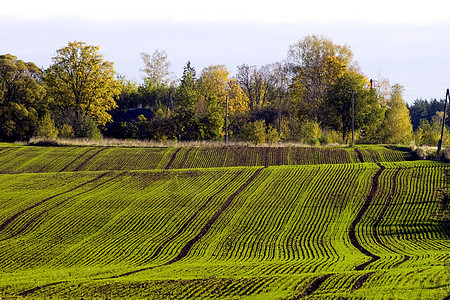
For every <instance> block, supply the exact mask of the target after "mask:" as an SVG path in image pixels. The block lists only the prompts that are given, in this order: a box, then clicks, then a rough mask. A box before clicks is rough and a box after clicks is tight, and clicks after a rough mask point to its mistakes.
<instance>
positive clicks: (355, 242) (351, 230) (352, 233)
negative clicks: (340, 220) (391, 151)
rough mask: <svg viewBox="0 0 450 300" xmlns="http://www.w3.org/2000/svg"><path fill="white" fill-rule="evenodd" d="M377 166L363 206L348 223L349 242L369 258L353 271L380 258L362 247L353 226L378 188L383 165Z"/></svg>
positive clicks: (359, 219) (361, 268) (367, 206)
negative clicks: (377, 168)
mask: <svg viewBox="0 0 450 300" xmlns="http://www.w3.org/2000/svg"><path fill="white" fill-rule="evenodd" d="M376 164H377V166H378V167H379V168H380V169H379V170H378V171H377V173H376V174H375V175H374V176H373V178H372V188H371V189H370V192H369V195H368V196H367V198H366V200H365V201H364V204H363V206H362V207H361V209H360V210H359V212H358V214H357V216H356V218H355V219H354V220H353V222H352V223H351V224H350V227H349V230H348V231H349V232H348V235H349V237H350V243H351V244H352V245H353V247H355V248H356V249H358V250H359V252H361V253H362V254H364V255H366V256H369V257H370V260H369V261H367V262H365V263H362V264H360V265H357V266H356V267H355V271H361V270H364V268H365V267H366V266H368V265H369V264H371V263H373V262H374V261H377V260H379V259H380V257H379V256H378V255H375V254H373V253H371V252H370V251H369V250H367V249H366V248H364V247H363V246H362V245H361V244H360V243H359V241H358V239H357V238H356V233H355V228H356V225H357V224H358V223H359V221H361V218H362V216H363V215H364V213H365V212H366V211H367V209H368V208H369V206H370V203H371V202H372V200H373V198H374V196H375V194H376V192H377V190H378V184H379V177H380V175H381V173H382V172H383V171H384V169H385V167H384V166H383V165H382V164H380V163H376Z"/></svg>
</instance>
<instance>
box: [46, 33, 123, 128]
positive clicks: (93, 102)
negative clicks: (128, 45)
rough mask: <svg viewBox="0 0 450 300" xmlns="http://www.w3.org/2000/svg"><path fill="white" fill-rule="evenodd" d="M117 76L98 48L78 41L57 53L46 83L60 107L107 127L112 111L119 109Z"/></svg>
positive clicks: (47, 74) (47, 73)
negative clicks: (116, 98)
mask: <svg viewBox="0 0 450 300" xmlns="http://www.w3.org/2000/svg"><path fill="white" fill-rule="evenodd" d="M115 74H116V72H115V71H114V69H113V63H112V62H109V61H104V60H103V56H102V55H101V54H100V53H99V47H98V46H91V45H87V44H86V43H84V42H77V41H74V42H69V44H68V45H67V46H66V47H63V48H61V49H59V50H57V51H56V55H55V56H54V57H53V58H52V65H51V66H50V67H49V69H48V70H47V72H46V74H45V77H44V80H45V82H46V84H47V87H48V90H49V92H50V94H51V96H52V97H53V99H54V101H55V103H56V104H57V106H58V107H61V108H64V109H66V110H70V111H72V112H73V111H75V112H76V115H78V116H80V117H81V118H86V117H90V118H92V119H93V120H94V121H95V123H96V124H97V125H99V126H103V125H105V124H106V123H107V122H110V121H111V120H112V118H111V115H110V114H109V113H108V111H109V110H111V109H113V108H115V107H117V104H116V102H115V100H114V97H116V96H117V95H119V93H120V84H119V82H118V81H117V80H116V79H115V78H114V76H115Z"/></svg>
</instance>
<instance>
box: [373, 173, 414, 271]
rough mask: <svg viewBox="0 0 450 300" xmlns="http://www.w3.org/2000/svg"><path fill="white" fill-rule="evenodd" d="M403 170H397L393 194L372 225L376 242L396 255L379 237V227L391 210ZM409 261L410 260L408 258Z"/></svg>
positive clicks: (390, 194) (393, 181)
mask: <svg viewBox="0 0 450 300" xmlns="http://www.w3.org/2000/svg"><path fill="white" fill-rule="evenodd" d="M401 169H402V168H400V167H399V168H397V170H396V171H395V173H394V176H393V177H392V188H391V192H390V193H389V195H388V197H387V200H386V202H385V203H384V205H383V208H382V209H381V212H380V213H379V214H378V217H377V219H376V221H375V222H374V223H373V225H372V234H373V237H374V239H375V241H376V242H377V243H378V244H379V245H382V246H383V247H384V248H386V249H388V250H389V251H391V252H393V253H395V252H396V251H395V250H394V249H392V248H390V247H389V246H387V245H386V244H384V243H383V242H382V241H381V240H380V237H379V236H378V231H377V228H378V225H380V223H381V221H382V220H383V218H384V215H385V214H386V211H387V209H388V208H389V206H390V205H391V201H392V199H393V198H394V194H395V190H396V189H397V177H398V173H399V172H400V171H401ZM405 257H409V256H408V255H406V256H405ZM408 259H409V258H408ZM408 259H407V260H408ZM398 264H399V263H398Z"/></svg>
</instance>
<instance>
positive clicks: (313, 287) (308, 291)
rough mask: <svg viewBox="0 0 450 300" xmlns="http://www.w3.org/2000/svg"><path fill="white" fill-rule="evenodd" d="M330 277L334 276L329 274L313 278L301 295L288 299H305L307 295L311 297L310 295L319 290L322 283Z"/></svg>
mask: <svg viewBox="0 0 450 300" xmlns="http://www.w3.org/2000/svg"><path fill="white" fill-rule="evenodd" d="M332 275H334V274H332V273H331V274H326V275H323V276H320V277H317V278H315V279H314V280H313V281H312V282H311V283H310V284H309V285H308V287H307V288H306V289H305V290H304V291H303V293H301V294H300V295H298V296H294V297H293V298H290V300H298V299H303V298H307V297H308V296H309V295H311V294H312V293H314V292H315V291H317V290H318V289H319V287H320V286H321V285H322V283H324V282H325V280H327V279H328V278H329V277H330V276H332Z"/></svg>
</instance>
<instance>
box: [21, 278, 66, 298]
mask: <svg viewBox="0 0 450 300" xmlns="http://www.w3.org/2000/svg"><path fill="white" fill-rule="evenodd" d="M67 282H68V281H58V282H52V283H48V284H45V285H42V286H37V287H35V288H32V289H29V290H26V291H23V292H21V293H19V296H21V297H26V296H28V295H29V294H32V293H34V292H36V291H38V290H40V289H43V288H46V287H49V286H54V285H58V284H63V283H67Z"/></svg>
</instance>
